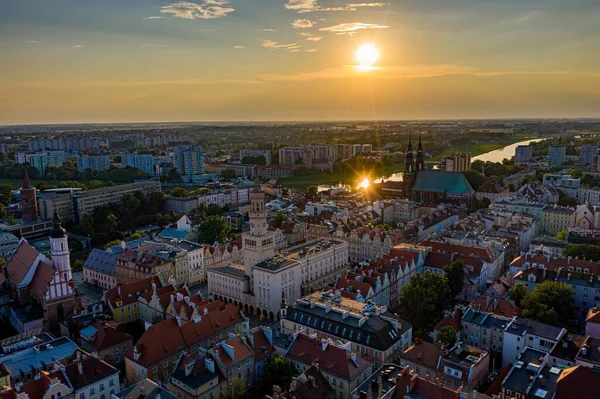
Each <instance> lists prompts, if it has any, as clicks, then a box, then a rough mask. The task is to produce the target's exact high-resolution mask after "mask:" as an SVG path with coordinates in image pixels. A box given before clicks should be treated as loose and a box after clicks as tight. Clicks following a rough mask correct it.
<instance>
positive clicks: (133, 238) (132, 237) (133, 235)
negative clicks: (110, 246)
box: [125, 231, 145, 241]
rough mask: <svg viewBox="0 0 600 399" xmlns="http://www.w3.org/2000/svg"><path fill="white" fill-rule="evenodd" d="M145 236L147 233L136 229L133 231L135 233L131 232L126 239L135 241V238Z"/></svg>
mask: <svg viewBox="0 0 600 399" xmlns="http://www.w3.org/2000/svg"><path fill="white" fill-rule="evenodd" d="M144 236H145V234H144V233H141V232H139V231H136V232H135V233H133V234H130V235H129V236H127V237H126V238H125V241H133V240H137V239H139V238H142V237H144Z"/></svg>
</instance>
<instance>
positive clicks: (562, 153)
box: [548, 145, 567, 166]
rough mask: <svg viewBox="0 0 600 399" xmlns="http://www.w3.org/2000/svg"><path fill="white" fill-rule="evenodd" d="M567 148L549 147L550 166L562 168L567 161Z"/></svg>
mask: <svg viewBox="0 0 600 399" xmlns="http://www.w3.org/2000/svg"><path fill="white" fill-rule="evenodd" d="M566 155H567V147H565V146H560V145H551V146H549V147H548V163H549V164H550V166H560V165H563V164H564V163H565V161H566Z"/></svg>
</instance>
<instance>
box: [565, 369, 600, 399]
mask: <svg viewBox="0 0 600 399" xmlns="http://www.w3.org/2000/svg"><path fill="white" fill-rule="evenodd" d="M598 378H600V372H599V371H598V369H592V368H589V367H583V366H574V367H570V368H568V369H566V370H563V371H562V373H561V374H560V376H559V377H558V380H557V383H556V395H555V396H554V399H571V398H577V399H595V398H596V397H598V387H597V382H598Z"/></svg>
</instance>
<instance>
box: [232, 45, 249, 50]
mask: <svg viewBox="0 0 600 399" xmlns="http://www.w3.org/2000/svg"><path fill="white" fill-rule="evenodd" d="M233 48H235V49H238V50H241V49H244V48H246V46H240V45H237V46H233Z"/></svg>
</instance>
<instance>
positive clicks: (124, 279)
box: [116, 248, 185, 284]
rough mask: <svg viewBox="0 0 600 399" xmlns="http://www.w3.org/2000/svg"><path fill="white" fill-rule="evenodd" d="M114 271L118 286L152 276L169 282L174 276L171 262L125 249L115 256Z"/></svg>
mask: <svg viewBox="0 0 600 399" xmlns="http://www.w3.org/2000/svg"><path fill="white" fill-rule="evenodd" d="M184 256H185V255H184ZM116 270H117V282H118V283H119V284H130V283H134V282H136V281H139V280H144V279H147V278H149V277H152V276H160V278H161V279H163V280H164V281H169V280H170V279H171V278H175V276H176V274H175V267H174V263H173V262H172V261H171V260H166V259H164V258H163V257H161V256H159V255H154V254H152V253H149V252H144V251H143V250H140V249H129V248H126V249H125V250H124V251H123V253H122V254H120V255H118V256H117V264H116Z"/></svg>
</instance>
